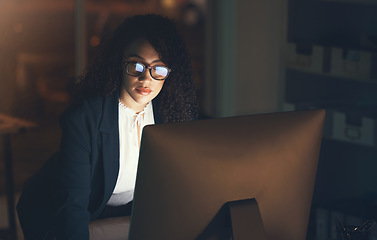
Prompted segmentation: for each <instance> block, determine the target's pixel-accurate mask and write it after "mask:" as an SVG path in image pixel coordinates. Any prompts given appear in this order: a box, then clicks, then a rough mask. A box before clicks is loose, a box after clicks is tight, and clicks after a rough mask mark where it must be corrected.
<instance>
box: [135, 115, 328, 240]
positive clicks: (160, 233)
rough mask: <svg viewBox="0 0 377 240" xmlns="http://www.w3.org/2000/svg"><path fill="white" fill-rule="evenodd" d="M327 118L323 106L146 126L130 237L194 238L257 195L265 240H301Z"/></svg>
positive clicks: (307, 216) (166, 239)
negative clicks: (227, 208) (226, 208)
mask: <svg viewBox="0 0 377 240" xmlns="http://www.w3.org/2000/svg"><path fill="white" fill-rule="evenodd" d="M324 118H325V111H324V110H321V109H319V110H307V111H293V112H283V113H271V114H258V115H252V116H241V117H229V118H220V119H210V120H200V121H193V122H183V123H174V124H160V125H153V126H147V127H145V128H144V131H143V137H142V143H141V150H140V157H139V166H138V174H137V180H136V188H135V196H134V206H133V212H132V216H131V224H130V230H129V239H130V240H135V239H143V240H145V239H164V240H169V239H180V240H185V239H187V240H193V239H197V238H198V236H199V235H201V233H202V232H203V231H204V230H205V229H206V227H207V226H208V225H209V223H210V222H211V221H212V220H213V219H214V217H215V216H216V214H217V213H218V212H219V210H220V209H221V208H222V207H223V205H224V204H225V203H226V202H229V201H236V200H240V199H250V198H255V199H256V201H257V203H258V205H259V211H260V215H261V218H262V221H263V225H264V229H265V233H266V235H267V237H268V239H270V240H304V239H305V238H306V230H307V225H308V219H309V214H310V206H311V200H312V195H313V187H314V183H315V175H316V169H317V161H318V157H319V150H320V144H321V139H322V128H323V123H324ZM251 224H252V223H251Z"/></svg>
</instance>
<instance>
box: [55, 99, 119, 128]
mask: <svg viewBox="0 0 377 240" xmlns="http://www.w3.org/2000/svg"><path fill="white" fill-rule="evenodd" d="M112 98H114V96H107V97H106V96H99V95H92V94H85V95H81V96H79V97H77V98H76V99H75V100H74V101H73V102H72V103H71V104H70V105H69V106H68V107H67V108H66V109H65V110H64V111H63V113H62V114H61V116H60V122H61V123H62V122H77V123H80V122H83V121H84V122H85V123H89V122H91V123H95V124H98V123H99V121H101V118H102V116H103V111H104V106H105V105H106V102H111V104H112V102H113V100H112Z"/></svg>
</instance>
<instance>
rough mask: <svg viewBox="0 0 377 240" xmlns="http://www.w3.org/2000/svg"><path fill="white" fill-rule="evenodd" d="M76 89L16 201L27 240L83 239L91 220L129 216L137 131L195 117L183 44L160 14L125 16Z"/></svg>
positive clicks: (190, 82) (172, 24) (189, 66)
mask: <svg viewBox="0 0 377 240" xmlns="http://www.w3.org/2000/svg"><path fill="white" fill-rule="evenodd" d="M79 89H80V91H79V93H80V94H79V97H78V99H77V100H76V101H75V103H74V104H72V105H71V106H70V107H69V108H68V109H67V110H66V111H65V112H64V113H63V114H62V116H61V118H60V125H61V128H62V137H61V144H60V149H59V152H58V153H56V154H55V155H54V156H53V157H52V158H51V159H50V160H49V161H48V162H47V163H46V164H45V165H44V166H43V167H42V169H41V170H40V171H39V172H38V173H37V174H36V175H35V176H33V177H32V178H31V179H30V180H29V181H28V183H27V184H25V188H24V191H23V193H22V195H21V197H20V200H19V202H18V205H17V210H18V215H19V219H20V223H21V226H22V229H23V232H24V236H25V239H26V240H29V239H50V238H51V236H55V237H56V238H57V239H64V240H67V239H80V240H82V239H89V231H88V224H89V222H90V221H93V220H96V219H99V218H104V217H112V216H119V215H127V214H130V208H131V206H132V204H131V203H132V199H133V190H134V185H135V179H136V168H137V161H138V152H139V146H140V138H141V132H142V128H143V127H144V126H145V125H148V124H154V123H167V122H179V121H189V120H193V119H195V118H196V117H197V103H196V94H195V88H194V83H193V78H192V68H191V64H190V61H189V57H188V54H187V50H186V47H185V45H184V43H183V41H182V38H181V37H180V35H179V34H178V32H177V29H176V27H175V25H174V23H173V22H172V21H170V20H168V19H166V18H164V17H161V16H158V15H144V16H134V17H131V18H128V19H126V20H125V21H124V22H123V23H122V24H121V25H120V26H119V27H118V28H117V29H116V31H115V32H114V34H113V36H112V38H111V39H109V41H108V42H107V43H106V44H105V45H104V46H103V47H102V53H101V54H100V55H99V56H98V57H97V58H96V59H95V61H94V63H93V64H92V65H91V67H90V68H89V69H88V71H87V74H86V75H85V76H84V77H83V78H82V80H81V82H80V84H79ZM119 213H120V214H119Z"/></svg>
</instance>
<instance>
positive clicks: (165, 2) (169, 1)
mask: <svg viewBox="0 0 377 240" xmlns="http://www.w3.org/2000/svg"><path fill="white" fill-rule="evenodd" d="M175 5H176V0H162V6H163V7H165V8H173V7H175Z"/></svg>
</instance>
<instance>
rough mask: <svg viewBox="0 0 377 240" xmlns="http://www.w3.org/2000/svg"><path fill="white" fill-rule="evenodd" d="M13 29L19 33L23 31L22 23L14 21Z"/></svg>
mask: <svg viewBox="0 0 377 240" xmlns="http://www.w3.org/2000/svg"><path fill="white" fill-rule="evenodd" d="M13 30H14V32H16V33H21V32H23V31H24V25H23V24H22V23H15V24H13Z"/></svg>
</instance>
